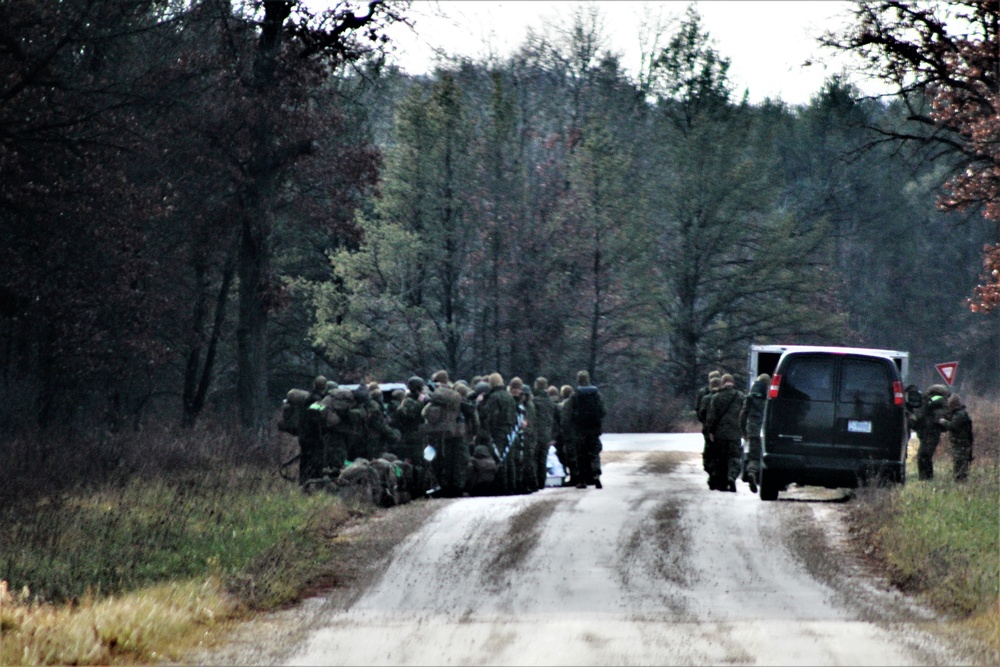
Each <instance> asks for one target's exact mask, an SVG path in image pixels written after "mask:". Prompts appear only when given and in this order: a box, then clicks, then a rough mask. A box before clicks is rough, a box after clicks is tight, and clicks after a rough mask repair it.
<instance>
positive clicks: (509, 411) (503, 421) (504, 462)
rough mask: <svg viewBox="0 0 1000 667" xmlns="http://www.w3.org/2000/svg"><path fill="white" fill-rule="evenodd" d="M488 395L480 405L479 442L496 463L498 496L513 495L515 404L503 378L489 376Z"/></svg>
mask: <svg viewBox="0 0 1000 667" xmlns="http://www.w3.org/2000/svg"><path fill="white" fill-rule="evenodd" d="M489 387H490V388H489V391H488V392H487V393H486V394H485V395H484V396H483V398H482V403H480V405H479V421H480V424H481V427H482V428H481V432H482V433H481V437H480V442H481V443H482V444H485V445H487V446H488V447H489V448H490V451H492V452H493V457H494V459H496V461H497V477H498V479H499V482H500V484H499V486H500V490H501V493H513V492H514V487H515V485H516V482H517V479H516V474H515V470H516V468H515V462H514V458H515V453H514V452H515V450H516V448H517V444H516V443H515V440H516V432H515V428H516V427H517V403H516V402H515V401H514V397H513V396H511V395H510V392H509V391H507V387H505V386H504V381H503V376H502V375H500V374H499V373H491V374H490V376H489Z"/></svg>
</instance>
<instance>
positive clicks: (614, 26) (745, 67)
mask: <svg viewBox="0 0 1000 667" xmlns="http://www.w3.org/2000/svg"><path fill="white" fill-rule="evenodd" d="M689 4H690V3H688V2H682V1H659V2H656V1H654V2H640V1H636V0H613V1H611V0H600V1H596V2H589V3H585V2H571V1H569V0H516V1H509V0H508V1H506V2H500V1H484V0H414V2H413V5H412V7H411V9H410V10H409V11H408V12H407V15H408V16H409V17H410V18H412V19H413V20H414V22H415V26H414V29H413V30H410V29H409V28H407V27H406V26H402V25H397V26H395V27H394V28H393V29H392V30H391V31H390V33H389V34H390V36H391V37H392V38H393V39H394V40H395V43H396V48H397V51H396V58H397V62H398V64H399V65H400V67H401V68H402V69H403V70H405V71H407V72H409V73H411V74H420V73H426V72H427V71H429V70H430V69H431V68H432V67H433V65H434V62H435V52H436V50H439V49H440V50H443V51H444V52H445V53H447V54H449V55H459V56H470V57H479V56H485V55H488V54H494V55H496V56H500V57H503V56H506V55H507V54H509V53H510V52H511V51H512V50H514V49H516V48H517V47H518V46H520V45H521V44H522V43H523V41H524V38H525V36H526V34H527V32H528V30H529V29H531V30H533V31H535V32H536V33H541V32H543V31H544V29H545V26H546V25H547V24H551V23H553V22H557V21H558V20H559V17H565V16H567V15H569V14H570V13H571V12H572V11H573V9H574V8H576V7H579V6H586V5H595V6H597V7H599V8H600V9H601V12H602V13H603V15H604V17H605V25H606V28H607V33H608V35H609V38H610V39H609V44H608V46H609V47H610V48H611V49H613V50H615V51H618V52H620V53H621V54H622V63H623V64H624V66H625V67H626V68H627V69H628V70H630V71H632V72H633V73H634V72H636V71H637V70H638V68H639V64H640V62H641V49H640V46H639V39H638V35H639V30H640V25H641V24H642V22H643V16H644V12H647V11H648V12H649V13H650V15H651V16H654V17H655V16H656V14H657V13H659V14H660V16H661V22H662V23H663V25H664V26H665V30H664V37H663V38H661V44H662V43H663V42H665V41H666V39H667V36H668V35H670V34H672V32H673V30H674V29H675V28H676V21H678V20H679V19H680V18H681V17H682V16H683V14H684V11H685V10H686V8H687V7H688V5H689ZM695 5H696V7H697V9H698V12H699V13H700V14H701V16H702V18H703V21H704V26H705V28H706V29H707V30H708V32H709V33H710V34H711V36H712V37H713V38H714V39H715V41H716V44H717V47H718V50H719V51H720V53H721V54H722V55H724V56H727V57H729V58H730V59H731V60H732V68H731V70H730V76H731V78H732V80H733V81H734V83H735V85H736V91H735V92H736V95H737V97H741V96H742V94H743V91H744V90H745V89H746V90H748V91H749V99H750V101H751V102H754V103H756V102H760V101H762V100H763V99H764V98H766V97H771V98H775V97H780V98H781V99H782V100H784V101H785V102H787V103H789V104H802V103H806V102H808V101H809V98H810V97H811V96H812V95H813V94H814V93H816V92H817V91H819V90H820V88H821V86H822V84H823V81H824V80H825V79H826V78H827V77H829V76H831V75H833V74H838V73H841V72H843V71H844V70H845V68H847V69H848V80H850V81H852V82H853V83H855V84H856V85H858V87H859V88H860V89H861V90H862V91H863V92H866V93H872V94H874V93H879V92H883V91H882V89H881V88H879V87H878V84H877V82H873V81H869V80H866V79H864V78H860V77H855V76H852V75H851V74H850V72H849V69H850V65H851V62H850V60H849V59H848V58H847V57H846V56H844V55H842V54H834V53H830V52H828V51H827V50H824V49H821V48H820V47H819V45H818V43H817V42H816V37H818V36H819V35H820V33H821V32H822V31H823V30H826V29H835V28H837V27H839V26H844V25H846V24H847V23H848V22H849V20H850V19H849V9H850V6H851V3H850V2H847V1H844V0H835V1H834V0H827V1H824V2H816V1H810V2H802V1H800V2H792V1H788V0H752V1H747V0H738V1H734V0H707V1H706V0H702V2H697V3H695ZM807 63H808V64H807Z"/></svg>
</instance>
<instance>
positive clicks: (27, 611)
mask: <svg viewBox="0 0 1000 667" xmlns="http://www.w3.org/2000/svg"><path fill="white" fill-rule="evenodd" d="M366 511H370V510H366V509H365V508H360V507H348V506H346V505H345V504H344V503H343V502H342V501H341V500H340V499H339V498H337V497H335V496H332V495H329V494H325V493H318V494H314V495H305V494H303V493H302V492H301V491H300V490H299V488H298V487H297V486H296V485H294V484H290V483H288V482H286V481H284V480H282V479H280V478H279V477H278V476H277V475H275V474H274V473H273V472H272V471H268V470H262V469H259V468H254V467H252V466H246V467H231V468H228V469H219V470H211V471H204V472H186V473H181V474H178V475H175V476H170V477H160V478H157V479H150V480H133V481H130V482H128V483H126V484H124V485H121V486H118V487H114V488H104V489H100V490H89V491H86V492H80V493H79V494H67V493H63V494H59V495H57V496H52V497H42V498H41V499H35V500H32V501H31V502H30V503H18V504H15V505H13V506H10V507H6V508H4V509H3V510H2V521H0V580H2V583H0V595H2V597H3V604H0V635H2V642H0V664H111V663H135V662H150V661H156V660H159V659H161V658H164V657H166V658H170V657H172V656H174V654H178V653H177V652H178V651H181V650H183V649H184V648H186V647H190V646H193V645H196V644H197V642H198V641H199V639H201V638H203V637H202V635H206V633H207V634H211V630H212V629H213V628H215V627H216V626H217V625H218V624H219V623H224V622H225V621H226V620H228V619H232V618H236V617H238V616H239V615H241V614H243V613H244V612H245V611H246V610H248V609H269V608H274V607H276V606H279V605H282V604H284V603H286V602H290V601H292V600H295V599H297V597H298V596H299V594H300V592H301V591H302V590H303V589H304V588H306V587H308V586H310V585H311V584H313V583H316V582H329V563H328V561H329V558H330V555H329V547H330V544H331V541H332V540H333V539H334V538H335V536H336V534H337V532H338V530H340V529H341V528H342V527H343V526H344V525H345V524H346V523H347V522H348V521H349V520H351V518H352V517H354V516H357V515H359V514H363V513H364V512H366ZM174 657H175V656H174Z"/></svg>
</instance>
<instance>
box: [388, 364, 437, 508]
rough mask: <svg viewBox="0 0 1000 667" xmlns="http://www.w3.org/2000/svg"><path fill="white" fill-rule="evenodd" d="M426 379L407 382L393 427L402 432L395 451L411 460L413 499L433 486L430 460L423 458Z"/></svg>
mask: <svg viewBox="0 0 1000 667" xmlns="http://www.w3.org/2000/svg"><path fill="white" fill-rule="evenodd" d="M424 387H425V384H424V381H423V379H422V378H420V377H418V376H416V375H414V376H413V377H411V378H410V379H409V380H407V381H406V388H407V392H406V396H404V397H403V400H401V401H400V403H399V407H397V408H396V411H395V413H393V421H392V424H391V425H392V426H393V428H395V429H397V430H398V431H399V434H400V442H399V444H398V445H396V450H394V451H393V454H395V455H396V456H398V457H399V458H401V459H402V460H404V461H406V462H407V463H409V464H410V465H411V466H412V468H413V488H411V489H407V491H408V492H410V494H411V495H412V497H414V498H418V497H421V496H423V495H424V493H425V492H426V491H427V489H429V488H430V486H429V484H430V480H429V479H428V478H429V475H428V468H427V461H425V460H424V444H425V443H424V437H423V434H421V432H420V425H421V424H423V423H424V418H423V416H422V415H421V411H422V410H423V409H424V404H425V403H426V402H427V395H426V394H425V393H424Z"/></svg>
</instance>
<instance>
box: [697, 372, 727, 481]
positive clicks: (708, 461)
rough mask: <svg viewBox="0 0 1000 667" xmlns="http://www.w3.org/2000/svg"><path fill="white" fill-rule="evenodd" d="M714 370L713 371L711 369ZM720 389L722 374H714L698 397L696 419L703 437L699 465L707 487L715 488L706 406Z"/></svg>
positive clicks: (712, 453) (713, 458)
mask: <svg viewBox="0 0 1000 667" xmlns="http://www.w3.org/2000/svg"><path fill="white" fill-rule="evenodd" d="M713 372H715V371H713ZM720 389H722V375H721V374H719V375H716V376H714V377H712V379H711V380H709V381H708V392H706V393H704V394H702V395H701V398H699V399H698V421H700V422H701V435H702V437H703V438H704V439H705V444H704V446H703V447H702V450H701V467H702V468H703V469H704V470H705V472H707V473H708V487H709V488H710V489H712V490H713V491H714V490H715V486H714V485H713V482H714V480H715V478H714V477H713V475H712V471H713V470H714V469H715V459H716V457H715V451H716V448H715V446H714V445H713V444H712V440H711V438H709V437H708V424H707V423H706V422H707V420H708V408H709V406H710V405H711V404H712V397H713V396H715V395H716V394H717V393H719V390H720Z"/></svg>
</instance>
